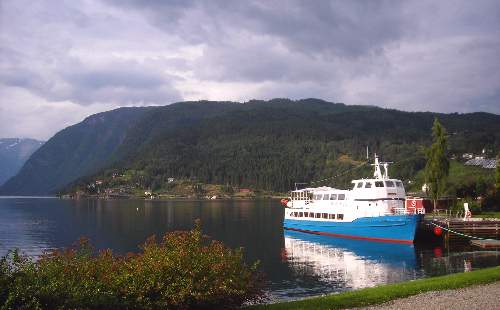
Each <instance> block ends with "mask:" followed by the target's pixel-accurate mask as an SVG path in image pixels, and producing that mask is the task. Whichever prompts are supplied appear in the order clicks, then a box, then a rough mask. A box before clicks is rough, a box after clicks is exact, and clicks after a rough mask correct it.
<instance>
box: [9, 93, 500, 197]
mask: <svg viewBox="0 0 500 310" xmlns="http://www.w3.org/2000/svg"><path fill="white" fill-rule="evenodd" d="M124 114H126V115H127V116H126V117H124V116H123V115H124ZM119 115H121V116H119ZM435 117H438V118H439V119H440V121H441V122H442V123H443V125H444V126H445V127H446V129H447V130H448V132H449V134H450V139H449V140H450V155H451V154H461V153H464V152H479V151H481V150H482V149H483V148H486V149H487V150H489V151H490V152H492V153H494V152H496V151H497V150H498V149H499V146H500V116H498V115H493V114H487V113H472V114H436V113H410V112H402V111H397V110H388V109H382V108H377V107H372V106H349V105H344V104H338V103H337V104H334V103H329V102H325V101H322V100H318V99H305V100H298V101H292V100H288V99H273V100H270V101H257V100H253V101H250V102H246V103H232V102H207V101H200V102H183V103H176V104H172V105H168V106H163V107H151V108H147V109H145V108H143V109H140V108H128V109H118V110H114V111H110V112H106V113H101V114H97V115H94V116H92V117H90V118H88V119H86V120H85V121H83V122H82V123H80V124H78V125H75V126H73V127H70V128H67V129H65V130H63V131H61V132H60V133H58V134H57V135H56V136H54V137H53V138H52V139H51V140H50V141H49V142H47V143H46V145H44V147H43V148H41V149H40V150H39V151H38V152H37V153H36V154H35V155H37V156H35V155H34V156H33V157H32V159H30V161H29V162H28V163H27V164H26V165H25V167H23V170H22V171H21V173H20V174H19V175H18V176H17V177H15V178H13V179H12V180H11V181H9V183H7V184H6V185H5V186H4V187H2V188H1V189H0V191H1V192H3V193H12V192H16V193H26V194H27V193H34V192H35V191H36V193H48V192H53V191H56V190H58V189H61V188H63V187H64V186H65V185H67V184H68V183H70V182H72V181H75V180H77V179H78V178H79V177H81V176H84V175H89V177H87V178H83V179H80V180H77V181H75V182H74V183H73V184H78V183H79V182H81V183H82V184H83V183H85V182H87V181H89V180H92V179H95V178H107V177H110V176H111V175H112V174H117V173H118V174H120V173H124V172H125V171H127V173H128V175H130V176H131V179H130V182H131V183H133V184H140V185H141V186H144V187H147V188H149V187H151V188H153V189H158V188H162V187H164V186H166V184H167V180H168V178H170V177H173V178H185V179H193V180H197V181H199V182H202V183H217V184H227V185H233V186H244V187H251V188H256V189H268V190H277V191H286V190H288V189H290V188H291V187H292V186H293V184H294V182H310V181H314V180H320V179H323V178H328V177H331V176H334V175H337V174H339V173H342V172H343V171H346V170H347V169H349V168H352V167H356V166H358V165H360V164H361V163H363V162H364V161H365V160H366V158H365V157H366V147H367V146H368V147H369V150H370V152H371V153H373V152H377V153H378V154H380V156H381V157H382V159H384V160H391V161H394V162H395V163H396V164H395V165H393V169H392V171H393V175H394V176H398V177H402V178H405V179H408V178H411V177H413V176H414V174H415V173H416V171H418V170H420V169H421V168H422V167H423V165H424V163H425V162H424V159H423V153H422V148H423V146H424V145H428V144H430V128H431V126H432V122H433V120H434V118H435ZM99 119H102V121H101V122H97V120H99ZM111 119H114V120H115V121H114V122H112V123H114V125H112V126H111V125H110V124H109V122H110V120H111ZM118 120H121V121H118ZM90 123H94V124H93V125H91V124H90ZM47 162H50V163H51V164H47ZM42 168H43V169H42ZM42 172H43V173H42ZM370 173H371V167H369V166H367V165H365V166H364V167H361V168H360V169H357V170H354V172H351V173H347V174H344V175H342V176H341V177H339V178H337V179H335V183H333V184H332V183H328V182H325V185H335V186H343V185H344V186H345V185H346V183H347V182H348V180H350V179H351V178H352V177H354V176H359V175H365V176H368V175H369V174H370ZM37 178H40V180H34V181H31V180H32V179H37ZM26 182H28V183H29V184H28V185H27V184H26ZM315 185H320V183H316V184H315Z"/></svg>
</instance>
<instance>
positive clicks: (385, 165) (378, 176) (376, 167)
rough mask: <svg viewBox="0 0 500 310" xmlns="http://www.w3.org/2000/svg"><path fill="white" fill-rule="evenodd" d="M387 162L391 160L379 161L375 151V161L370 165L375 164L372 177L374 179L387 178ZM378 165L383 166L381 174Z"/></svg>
mask: <svg viewBox="0 0 500 310" xmlns="http://www.w3.org/2000/svg"><path fill="white" fill-rule="evenodd" d="M389 164H392V162H379V161H378V156H377V154H376V153H375V163H374V164H372V166H375V171H374V172H373V177H374V178H375V179H384V180H386V179H388V178H389V169H388V168H389ZM380 165H382V166H384V173H383V174H382V170H381V169H380Z"/></svg>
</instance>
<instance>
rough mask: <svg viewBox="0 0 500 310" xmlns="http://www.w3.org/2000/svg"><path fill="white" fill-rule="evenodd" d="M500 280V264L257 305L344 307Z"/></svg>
mask: <svg viewBox="0 0 500 310" xmlns="http://www.w3.org/2000/svg"><path fill="white" fill-rule="evenodd" d="M495 281H500V266H497V267H493V268H485V269H481V270H476V271H472V272H465V273H458V274H451V275H446V276H440V277H432V278H426V279H419V280H415V281H408V282H401V283H396V284H389V285H381V286H377V287H372V288H366V289H361V290H356V291H351V292H344V293H339V294H331V295H326V296H321V297H313V298H307V299H302V300H298V301H291V302H284V303H277V304H270V305H259V306H255V308H257V309H344V308H353V307H362V306H367V305H374V304H380V303H384V302H387V301H389V300H393V299H398V298H403V297H407V296H411V295H416V294H420V293H424V292H428V291H439V290H447V289H455V288H461V287H465V286H471V285H476V284H485V283H491V282H495Z"/></svg>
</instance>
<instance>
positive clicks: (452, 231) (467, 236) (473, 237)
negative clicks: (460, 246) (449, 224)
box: [431, 222, 498, 241]
mask: <svg viewBox="0 0 500 310" xmlns="http://www.w3.org/2000/svg"><path fill="white" fill-rule="evenodd" d="M431 224H432V225H434V226H436V227H439V228H441V229H444V230H446V231H449V232H451V233H454V234H457V235H460V236H463V237H466V238H471V239H478V240H495V241H498V240H496V239H489V238H481V237H476V236H471V235H466V234H462V233H460V232H458V231H454V230H451V229H449V228H446V227H443V226H440V225H438V224H436V223H434V222H431Z"/></svg>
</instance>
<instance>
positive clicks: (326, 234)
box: [284, 227, 413, 244]
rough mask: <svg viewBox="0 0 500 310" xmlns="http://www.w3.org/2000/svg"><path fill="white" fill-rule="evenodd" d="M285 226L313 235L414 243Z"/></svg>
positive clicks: (406, 241) (405, 241)
mask: <svg viewBox="0 0 500 310" xmlns="http://www.w3.org/2000/svg"><path fill="white" fill-rule="evenodd" d="M284 228H285V229H286V230H293V231H298V232H303V233H308V234H313V235H322V236H330V237H339V238H348V239H357V240H369V241H377V242H390V243H404V244H413V240H400V239H387V238H371V237H360V236H351V235H342V234H332V233H327V232H322V231H313V230H303V229H297V228H288V227H284Z"/></svg>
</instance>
